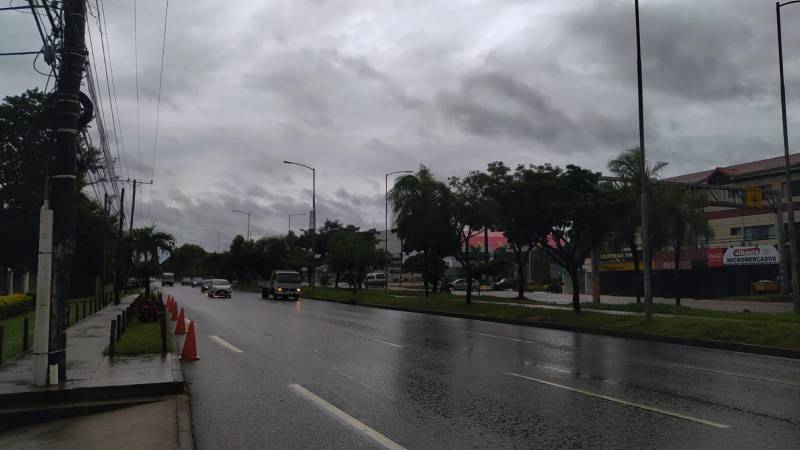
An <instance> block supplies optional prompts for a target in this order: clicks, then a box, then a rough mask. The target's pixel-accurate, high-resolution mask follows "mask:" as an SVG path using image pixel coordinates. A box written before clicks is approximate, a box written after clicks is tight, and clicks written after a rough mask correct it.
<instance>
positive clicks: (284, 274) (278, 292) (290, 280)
mask: <svg viewBox="0 0 800 450" xmlns="http://www.w3.org/2000/svg"><path fill="white" fill-rule="evenodd" d="M300 282H301V278H300V272H296V271H294V270H273V271H272V276H270V278H269V280H259V281H258V286H259V287H260V288H261V298H269V296H270V295H271V296H273V297H274V298H275V299H276V300H277V299H278V298H290V297H291V298H294V299H295V300H297V299H299V298H300V292H301V287H300Z"/></svg>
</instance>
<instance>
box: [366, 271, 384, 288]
mask: <svg viewBox="0 0 800 450" xmlns="http://www.w3.org/2000/svg"><path fill="white" fill-rule="evenodd" d="M364 284H365V285H367V287H386V274H385V273H383V272H372V273H368V274H367V276H366V277H365V278H364Z"/></svg>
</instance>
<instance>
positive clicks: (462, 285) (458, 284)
mask: <svg viewBox="0 0 800 450" xmlns="http://www.w3.org/2000/svg"><path fill="white" fill-rule="evenodd" d="M480 286H481V282H480V281H478V280H472V290H473V292H474V291H477V290H478V289H479V288H480ZM447 289H448V290H449V291H450V292H453V291H466V290H467V279H466V278H459V279H457V280H454V281H453V282H452V283H450V284H449V285H448V286H447Z"/></svg>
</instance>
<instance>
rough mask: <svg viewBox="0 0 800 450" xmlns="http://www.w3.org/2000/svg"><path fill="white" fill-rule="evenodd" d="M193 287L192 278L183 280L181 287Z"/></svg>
mask: <svg viewBox="0 0 800 450" xmlns="http://www.w3.org/2000/svg"><path fill="white" fill-rule="evenodd" d="M191 285H192V277H183V278H181V286H191Z"/></svg>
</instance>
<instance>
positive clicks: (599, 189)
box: [536, 165, 624, 313]
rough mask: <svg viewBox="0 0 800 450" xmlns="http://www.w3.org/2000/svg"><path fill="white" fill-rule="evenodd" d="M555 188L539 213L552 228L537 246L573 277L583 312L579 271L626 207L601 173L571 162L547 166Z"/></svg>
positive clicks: (576, 298)
mask: <svg viewBox="0 0 800 450" xmlns="http://www.w3.org/2000/svg"><path fill="white" fill-rule="evenodd" d="M541 170H543V171H546V172H549V173H550V174H552V175H551V176H552V177H554V179H555V181H556V189H552V190H550V191H549V193H550V195H548V196H547V197H546V199H545V200H544V201H543V202H542V204H541V209H540V210H539V213H540V214H541V215H542V216H543V217H546V218H547V220H549V221H550V224H551V225H550V228H549V229H548V230H547V231H546V232H544V233H541V234H539V235H538V236H537V238H536V243H537V244H538V248H539V249H540V250H541V251H543V252H544V253H545V254H547V255H548V256H549V257H550V258H551V259H552V260H553V261H554V262H555V263H556V264H558V265H559V266H561V267H562V268H563V269H564V270H565V271H566V272H567V274H568V275H569V277H570V280H571V281H572V308H573V310H574V311H575V312H576V313H579V312H581V303H580V289H579V280H578V274H579V273H580V269H581V267H582V266H583V263H584V261H585V260H586V258H587V257H588V256H589V253H590V252H591V250H592V248H594V247H595V246H596V245H597V244H598V243H599V242H600V241H601V240H602V239H603V238H604V237H605V236H606V234H607V233H608V232H609V230H611V228H612V226H613V225H614V222H615V220H616V218H617V215H618V214H619V212H620V211H621V210H622V208H623V207H624V203H623V202H622V201H621V199H620V198H619V197H617V196H616V195H614V191H613V190H612V189H608V188H607V187H606V186H604V185H602V184H601V183H600V173H595V172H591V171H589V170H586V169H582V168H580V167H578V166H574V165H568V166H567V167H566V170H563V171H562V170H561V169H558V168H553V167H545V168H542V169H541Z"/></svg>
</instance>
